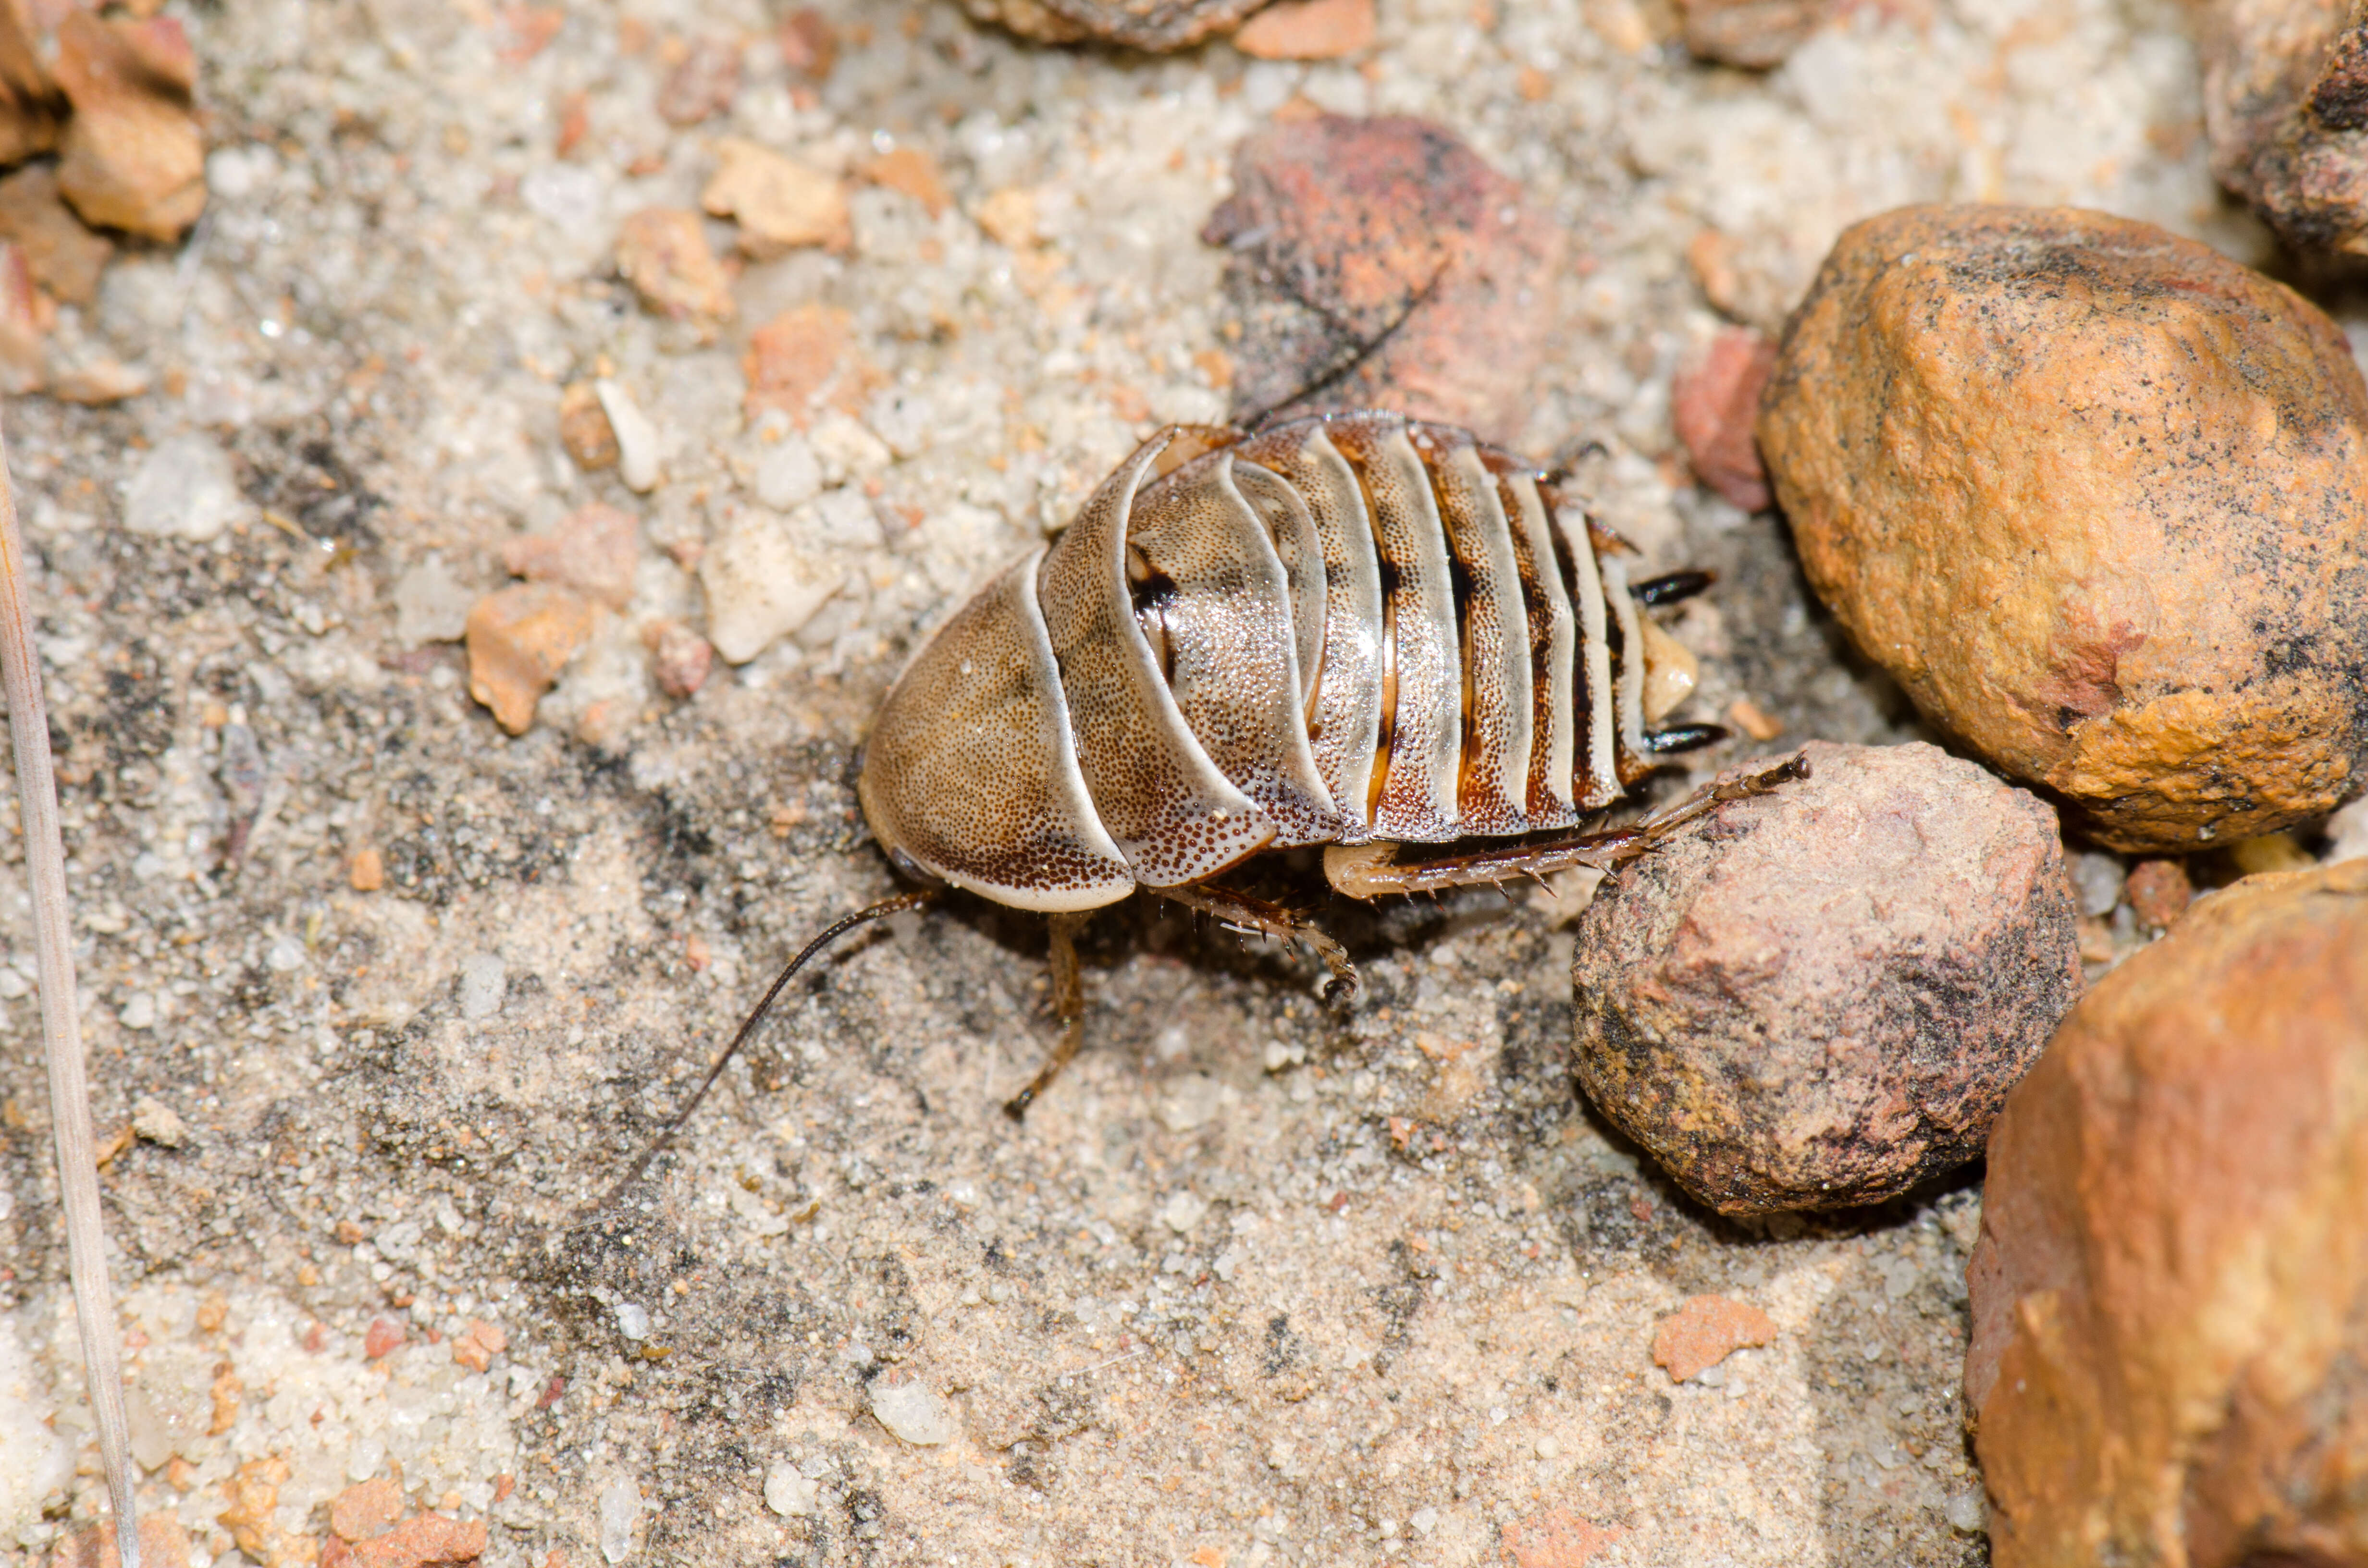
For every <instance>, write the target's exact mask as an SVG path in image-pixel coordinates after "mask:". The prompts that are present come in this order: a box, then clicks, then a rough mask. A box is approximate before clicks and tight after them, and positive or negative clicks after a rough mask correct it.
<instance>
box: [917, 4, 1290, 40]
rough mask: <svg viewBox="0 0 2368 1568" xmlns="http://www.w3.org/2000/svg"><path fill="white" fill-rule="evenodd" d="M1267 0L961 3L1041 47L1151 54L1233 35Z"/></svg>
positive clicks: (974, 14)
mask: <svg viewBox="0 0 2368 1568" xmlns="http://www.w3.org/2000/svg"><path fill="white" fill-rule="evenodd" d="M1266 3H1267V0H962V8H963V9H964V10H966V11H968V12H969V13H970V14H971V15H972V16H973V17H977V18H978V19H979V20H980V21H982V22H993V23H996V25H998V26H1000V27H1006V28H1010V29H1011V30H1012V31H1013V32H1015V33H1018V34H1019V36H1020V37H1022V38H1032V39H1034V40H1037V41H1038V42H1040V43H1079V42H1082V41H1084V40H1088V39H1090V40H1095V41H1097V42H1100V43H1116V44H1123V45H1125V46H1126V47H1127V48H1129V49H1142V50H1150V51H1166V50H1171V49H1189V48H1190V47H1191V46H1192V45H1193V44H1196V43H1198V42H1200V41H1201V40H1202V39H1205V38H1211V37H1214V36H1219V35H1222V34H1224V33H1227V32H1230V31H1232V30H1233V29H1234V28H1236V27H1238V26H1240V25H1241V20H1242V18H1243V17H1247V16H1248V15H1249V14H1250V13H1251V12H1253V11H1255V10H1257V9H1258V7H1259V6H1264V5H1265V4H1266Z"/></svg>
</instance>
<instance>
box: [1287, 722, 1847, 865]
mask: <svg viewBox="0 0 2368 1568" xmlns="http://www.w3.org/2000/svg"><path fill="white" fill-rule="evenodd" d="M1808 776H1809V759H1808V757H1807V756H1805V755H1803V756H1795V757H1793V759H1792V760H1791V761H1790V762H1786V763H1782V764H1779V765H1778V766H1777V767H1770V768H1768V769H1766V770H1765V771H1763V772H1759V773H1753V774H1747V775H1745V776H1744V777H1743V778H1736V779H1727V780H1722V781H1720V782H1718V783H1713V784H1705V785H1703V786H1702V788H1701V789H1699V790H1695V791H1694V792H1693V793H1692V794H1691V795H1689V796H1687V797H1686V798H1685V799H1684V800H1683V801H1679V802H1678V803H1677V804H1676V805H1674V806H1672V807H1670V808H1669V809H1668V811H1665V812H1659V813H1658V814H1656V815H1654V816H1649V817H1646V818H1645V819H1644V820H1643V821H1641V822H1634V823H1630V824H1627V825H1626V826H1624V827H1616V828H1612V829H1611V830H1610V831H1608V832H1603V833H1589V834H1584V835H1579V836H1577V837H1576V838H1557V839H1549V840H1547V841H1545V842H1543V843H1532V844H1513V845H1508V846H1505V847H1503V848H1501V849H1486V850H1480V851H1477V852H1474V853H1473V854H1468V855H1449V856H1443V857H1441V858H1439V859H1436V860H1419V861H1416V862H1413V863H1411V864H1400V863H1399V862H1398V860H1397V858H1396V854H1397V851H1398V850H1399V849H1400V848H1402V847H1403V846H1400V845H1395V844H1382V843H1376V844H1366V845H1360V846H1356V847H1355V848H1343V847H1340V846H1334V847H1333V848H1330V849H1327V850H1326V851H1325V852H1324V875H1325V877H1326V879H1327V880H1328V881H1330V882H1331V884H1332V886H1333V888H1334V890H1335V891H1337V892H1342V893H1345V894H1347V895H1348V896H1349V897H1350V898H1357V899H1375V898H1381V897H1383V896H1387V895H1396V894H1407V893H1417V892H1427V893H1431V894H1433V895H1436V894H1437V893H1439V892H1440V891H1441V890H1442V889H1446V888H1462V887H1471V886H1473V885H1474V884H1475V883H1479V882H1495V881H1499V880H1500V879H1502V878H1503V877H1505V876H1507V875H1509V874H1518V873H1521V872H1527V873H1528V874H1530V875H1531V876H1534V877H1538V878H1540V879H1541V880H1543V878H1544V877H1546V876H1547V875H1549V874H1551V873H1553V872H1555V871H1567V870H1571V869H1576V868H1577V867H1581V866H1588V867H1592V868H1594V869H1597V870H1600V871H1611V870H1616V869H1618V868H1620V867H1622V866H1623V865H1625V864H1627V863H1628V862H1629V861H1631V860H1634V859H1636V858H1639V857H1642V856H1645V855H1648V854H1650V853H1651V852H1652V851H1653V850H1654V849H1655V848H1656V847H1657V846H1660V845H1662V844H1663V843H1666V842H1667V841H1668V838H1669V837H1670V835H1673V834H1675V833H1676V832H1677V831H1678V830H1679V828H1681V827H1683V826H1685V825H1686V824H1688V823H1691V822H1694V821H1696V820H1698V819H1700V818H1701V817H1702V816H1704V815H1706V814H1707V813H1708V812H1711V811H1712V810H1713V808H1715V807H1717V806H1721V805H1724V804H1725V803H1726V802H1727V801H1746V800H1749V799H1750V798H1751V797H1753V796H1754V795H1764V794H1767V793H1768V792H1769V791H1770V790H1773V789H1775V788H1776V787H1777V786H1778V785H1780V784H1783V783H1787V782H1790V781H1792V780H1795V779H1801V778H1807V777H1808Z"/></svg>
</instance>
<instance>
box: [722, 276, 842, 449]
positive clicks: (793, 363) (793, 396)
mask: <svg viewBox="0 0 2368 1568" xmlns="http://www.w3.org/2000/svg"><path fill="white" fill-rule="evenodd" d="M850 319H851V318H849V317H848V313H847V312H845V311H841V310H835V309H833V308H831V307H830V306H827V305H797V306H794V307H792V308H791V309H789V310H786V311H783V312H781V313H780V315H777V316H775V317H774V318H773V319H772V320H771V321H768V322H767V323H766V324H764V325H762V326H760V327H758V328H757V330H756V331H754V332H752V333H750V334H749V335H748V349H747V352H746V354H744V355H742V356H741V360H740V369H741V372H742V374H744V375H745V376H746V378H747V381H748V391H747V395H746V398H745V399H744V400H743V406H744V408H745V410H746V414H747V416H748V417H749V418H751V419H754V418H756V417H757V415H759V414H762V413H763V412H764V411H765V410H766V409H768V408H778V409H780V410H781V411H782V412H784V413H786V414H787V415H790V417H791V418H792V419H794V420H796V421H797V423H798V425H799V426H800V427H801V428H803V427H804V426H807V425H808V424H810V423H812V421H813V419H814V412H815V410H816V408H817V407H818V406H820V405H821V404H822V403H824V402H825V401H826V400H828V399H829V398H830V397H831V396H832V395H833V394H835V393H842V392H846V391H848V390H849V389H850V386H851V385H855V384H860V381H861V380H862V376H863V371H862V367H861V366H860V364H859V363H858V362H857V357H856V355H855V352H854V349H855V339H854V335H853V334H852V333H851V332H850V331H849V330H848V328H849V325H850Z"/></svg>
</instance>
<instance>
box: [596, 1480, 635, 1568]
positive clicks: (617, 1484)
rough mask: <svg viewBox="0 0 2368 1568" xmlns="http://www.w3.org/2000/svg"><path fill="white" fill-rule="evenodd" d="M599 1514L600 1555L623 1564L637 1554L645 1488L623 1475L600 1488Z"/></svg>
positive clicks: (597, 1510)
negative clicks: (635, 1547)
mask: <svg viewBox="0 0 2368 1568" xmlns="http://www.w3.org/2000/svg"><path fill="white" fill-rule="evenodd" d="M596 1512H597V1513H598V1517H599V1521H600V1555H601V1556H602V1557H604V1558H606V1559H607V1560H608V1561H609V1562H612V1563H613V1562H623V1561H624V1560H625V1559H626V1558H628V1557H631V1556H632V1554H633V1527H634V1526H636V1525H638V1524H640V1523H641V1520H642V1489H641V1488H640V1487H639V1486H637V1485H635V1484H634V1483H633V1480H632V1477H631V1476H624V1475H620V1476H619V1477H618V1478H617V1479H616V1480H614V1481H612V1482H610V1483H609V1484H608V1485H606V1486H603V1487H602V1488H600V1498H599V1502H598V1505H597V1506H596Z"/></svg>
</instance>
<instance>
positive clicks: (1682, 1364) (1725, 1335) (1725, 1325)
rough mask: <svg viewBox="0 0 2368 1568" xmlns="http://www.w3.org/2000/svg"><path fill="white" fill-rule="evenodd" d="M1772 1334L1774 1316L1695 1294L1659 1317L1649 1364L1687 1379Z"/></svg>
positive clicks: (1763, 1342) (1673, 1377)
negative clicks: (1651, 1361) (1673, 1310)
mask: <svg viewBox="0 0 2368 1568" xmlns="http://www.w3.org/2000/svg"><path fill="white" fill-rule="evenodd" d="M1775 1337H1776V1320H1775V1319H1773V1318H1771V1317H1770V1316H1769V1315H1768V1314H1767V1313H1766V1312H1761V1311H1760V1310H1759V1308H1758V1307H1754V1306H1749V1305H1747V1304H1745V1303H1744V1302H1742V1301H1734V1300H1731V1299H1730V1298H1728V1297H1725V1296H1694V1297H1691V1298H1690V1299H1688V1300H1687V1301H1685V1302H1684V1304H1682V1305H1681V1306H1679V1308H1678V1310H1677V1311H1676V1312H1671V1313H1670V1314H1669V1315H1668V1317H1665V1318H1663V1319H1662V1320H1661V1326H1660V1328H1659V1329H1658V1330H1657V1331H1656V1332H1655V1334H1654V1335H1653V1365H1655V1366H1656V1367H1660V1368H1663V1369H1667V1371H1668V1374H1669V1381H1671V1382H1678V1383H1682V1382H1687V1381H1691V1380H1692V1379H1694V1378H1697V1377H1699V1376H1701V1375H1702V1373H1704V1372H1706V1371H1708V1370H1709V1369H1711V1368H1713V1367H1715V1366H1717V1365H1718V1364H1719V1363H1720V1362H1721V1361H1724V1360H1725V1359H1726V1358H1728V1357H1729V1356H1731V1355H1733V1354H1734V1353H1735V1352H1736V1351H1737V1350H1742V1349H1746V1348H1748V1347H1749V1346H1756V1345H1766V1344H1768V1343H1770V1341H1772V1340H1774V1339H1775Z"/></svg>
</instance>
